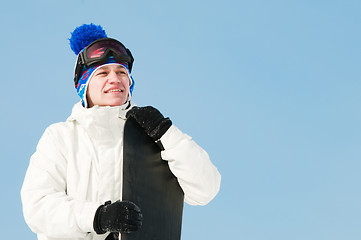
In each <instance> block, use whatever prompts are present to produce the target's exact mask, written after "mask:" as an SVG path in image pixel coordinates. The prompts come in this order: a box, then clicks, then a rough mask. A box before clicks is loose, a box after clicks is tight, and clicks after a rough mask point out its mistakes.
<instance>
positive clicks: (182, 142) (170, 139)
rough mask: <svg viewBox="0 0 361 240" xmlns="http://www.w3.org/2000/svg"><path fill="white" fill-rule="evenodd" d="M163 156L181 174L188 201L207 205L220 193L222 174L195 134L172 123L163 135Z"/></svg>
mask: <svg viewBox="0 0 361 240" xmlns="http://www.w3.org/2000/svg"><path fill="white" fill-rule="evenodd" d="M160 140H161V142H162V144H163V147H164V149H165V150H164V151H162V152H161V154H162V158H163V159H164V160H167V161H168V164H169V168H170V170H171V171H172V173H173V174H174V175H175V176H176V177H177V179H178V182H179V185H180V186H181V188H182V189H183V192H184V195H185V197H184V198H185V202H186V203H188V204H190V205H205V204H207V203H209V202H210V201H211V200H212V199H213V198H214V197H215V196H216V195H217V193H218V191H219V188H220V182H221V175H220V173H219V172H218V170H217V168H216V167H215V166H214V165H213V164H212V163H211V161H210V159H209V156H208V154H207V153H206V152H205V151H204V150H203V149H202V148H201V147H200V146H198V145H197V143H195V142H194V141H193V140H192V139H191V137H189V136H188V135H186V134H184V133H182V132H181V131H180V130H179V129H178V128H177V127H175V126H174V125H172V126H171V127H170V128H169V129H168V131H167V132H166V133H165V134H164V135H163V136H162V138H161V139H160Z"/></svg>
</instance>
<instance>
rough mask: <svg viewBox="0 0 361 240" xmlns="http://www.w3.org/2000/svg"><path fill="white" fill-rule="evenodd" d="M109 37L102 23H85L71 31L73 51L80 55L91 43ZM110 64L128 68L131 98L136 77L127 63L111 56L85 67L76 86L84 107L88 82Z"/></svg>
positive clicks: (86, 105) (85, 105) (70, 40)
mask: <svg viewBox="0 0 361 240" xmlns="http://www.w3.org/2000/svg"><path fill="white" fill-rule="evenodd" d="M101 38H107V34H106V33H105V31H104V29H103V28H102V27H101V26H100V25H95V24H93V23H91V24H83V25H81V26H79V27H77V28H75V30H74V31H73V32H72V33H71V37H70V39H69V42H70V47H71V49H72V50H73V52H74V53H75V54H76V55H78V54H79V53H80V52H81V51H83V50H84V48H86V47H87V46H88V45H89V44H91V43H92V42H94V41H95V40H98V39H101ZM108 64H119V65H121V66H122V67H124V68H125V69H127V72H128V76H129V79H130V80H131V83H130V89H129V90H130V96H129V98H128V100H129V99H130V97H131V95H132V94H133V89H134V83H135V82H134V79H133V77H132V75H131V73H130V71H129V68H128V66H127V65H126V64H123V63H119V62H116V61H115V59H114V58H113V57H112V56H110V57H109V58H108V61H107V62H106V63H105V64H102V65H97V66H92V67H89V68H86V67H84V69H83V71H82V74H81V76H80V78H79V82H78V84H77V86H76V90H77V93H78V95H79V97H80V99H81V101H82V104H83V107H85V108H86V107H88V104H87V99H86V91H87V88H88V83H89V80H90V79H91V77H92V76H93V73H94V72H95V71H96V70H97V69H98V68H99V67H101V66H104V65H108Z"/></svg>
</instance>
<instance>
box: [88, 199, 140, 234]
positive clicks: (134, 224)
mask: <svg viewBox="0 0 361 240" xmlns="http://www.w3.org/2000/svg"><path fill="white" fill-rule="evenodd" d="M142 220H143V215H142V213H141V211H140V208H139V207H138V206H137V205H135V204H134V203H132V202H128V201H116V202H114V203H112V204H110V202H107V203H105V204H104V205H101V206H100V207H99V208H98V209H97V211H96V213H95V217H94V223H93V227H94V230H95V232H96V233H97V234H104V233H106V232H120V233H131V232H134V231H137V230H138V229H139V228H140V226H141V225H142Z"/></svg>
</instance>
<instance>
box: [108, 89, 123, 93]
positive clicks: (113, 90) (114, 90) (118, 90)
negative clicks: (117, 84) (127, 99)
mask: <svg viewBox="0 0 361 240" xmlns="http://www.w3.org/2000/svg"><path fill="white" fill-rule="evenodd" d="M112 92H124V90H121V89H112V90H109V91H106V92H105V93H112Z"/></svg>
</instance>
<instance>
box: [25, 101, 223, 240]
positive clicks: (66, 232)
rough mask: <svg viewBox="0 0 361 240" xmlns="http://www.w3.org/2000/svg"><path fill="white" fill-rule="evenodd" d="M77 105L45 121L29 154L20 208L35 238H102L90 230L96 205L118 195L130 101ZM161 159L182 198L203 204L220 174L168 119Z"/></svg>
mask: <svg viewBox="0 0 361 240" xmlns="http://www.w3.org/2000/svg"><path fill="white" fill-rule="evenodd" d="M130 105H131V106H130V107H128V109H127V106H129V104H125V105H122V106H119V107H98V106H95V107H93V108H89V109H86V108H83V107H82V105H81V103H77V104H75V106H74V108H73V111H72V114H71V116H70V117H69V118H68V119H67V120H66V122H61V123H56V124H53V125H51V126H49V127H48V128H47V129H46V130H45V132H44V134H43V136H42V137H41V139H40V141H39V143H38V146H37V149H36V152H35V153H34V154H33V155H32V157H31V159H30V163H29V167H28V170H27V172H26V176H25V180H24V183H23V186H22V189H21V198H22V204H23V212H24V218H25V221H26V223H27V224H28V225H29V227H30V229H31V230H32V231H33V232H35V233H37V236H38V239H39V240H69V239H73V240H83V239H87V240H103V239H105V238H106V236H107V235H108V234H103V235H97V234H96V233H95V232H94V230H93V219H94V215H95V211H96V209H97V208H98V207H99V206H100V205H101V204H104V202H106V201H108V200H111V201H112V202H113V201H117V200H119V199H121V198H122V192H121V191H122V172H123V171H122V158H123V128H124V123H125V119H126V118H125V115H126V112H127V111H128V110H129V109H130V108H131V107H133V106H134V104H133V103H130ZM161 142H162V144H163V146H164V148H165V150H164V151H162V152H161V156H162V159H164V160H166V161H168V164H169V167H170V169H171V171H172V172H173V174H174V175H175V176H176V177H177V179H178V182H179V184H180V186H181V187H182V189H183V191H184V194H185V202H187V203H188V204H191V205H205V204H207V203H208V202H209V201H210V200H212V199H213V198H214V197H215V195H216V194H217V193H218V191H219V187H220V181H221V176H220V174H219V172H218V170H217V169H216V167H215V166H214V165H213V164H212V163H211V162H210V160H209V157H208V154H207V153H206V152H205V151H204V150H203V149H202V148H201V147H199V146H198V145H197V144H196V143H195V142H194V141H193V140H192V139H191V138H190V137H189V136H188V135H186V134H184V133H182V132H181V131H180V130H179V129H178V128H176V127H175V126H174V125H172V126H171V127H170V128H169V130H168V131H167V132H166V133H165V134H164V135H163V137H162V138H161Z"/></svg>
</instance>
